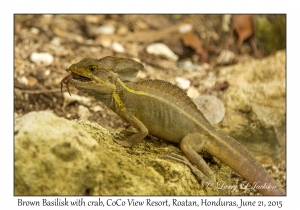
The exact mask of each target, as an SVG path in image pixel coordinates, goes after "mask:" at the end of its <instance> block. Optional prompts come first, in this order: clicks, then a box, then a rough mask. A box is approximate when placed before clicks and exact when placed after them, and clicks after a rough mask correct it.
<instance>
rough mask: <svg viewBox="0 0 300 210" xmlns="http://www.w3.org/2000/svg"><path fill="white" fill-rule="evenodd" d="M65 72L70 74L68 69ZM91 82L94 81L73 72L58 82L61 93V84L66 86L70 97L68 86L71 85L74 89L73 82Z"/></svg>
mask: <svg viewBox="0 0 300 210" xmlns="http://www.w3.org/2000/svg"><path fill="white" fill-rule="evenodd" d="M67 71H68V72H70V71H69V70H68V69H67ZM92 81H94V80H93V79H92V78H88V77H85V76H81V75H79V74H76V73H74V72H71V73H70V74H68V75H67V76H65V77H64V78H63V79H62V80H61V82H60V84H61V92H62V88H63V84H66V87H67V89H68V92H69V94H70V95H71V93H70V89H69V86H70V85H72V86H73V87H74V82H92Z"/></svg>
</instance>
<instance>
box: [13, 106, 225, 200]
mask: <svg viewBox="0 0 300 210" xmlns="http://www.w3.org/2000/svg"><path fill="white" fill-rule="evenodd" d="M14 129H15V130H14V133H15V138H14V149H15V152H14V160H15V162H14V193H15V195H23V196H24V195H26V196H28V195H31V196H32V195H44V196H45V195H48V196H49V195H55V196H59V195H63V196H66V195H79V196H80V195H81V196H82V195H205V194H206V195H215V194H223V195H224V194H226V190H219V191H218V190H210V189H206V192H205V191H204V190H203V188H202V187H201V185H200V183H199V182H198V180H197V179H196V177H195V176H194V175H193V174H192V173H191V171H190V169H189V168H187V166H185V165H184V164H181V163H178V162H175V161H171V160H168V159H163V158H161V157H162V156H163V155H166V154H169V153H179V152H180V150H179V149H178V148H177V147H175V146H173V144H170V143H168V142H164V141H161V140H157V139H152V138H150V139H147V140H145V141H142V142H141V143H140V144H138V145H136V146H134V147H133V148H124V147H122V146H120V145H118V144H116V143H115V142H113V140H112V137H111V135H110V133H109V132H108V131H107V130H105V129H104V128H102V127H101V126H99V125H98V124H96V123H90V122H88V121H68V120H66V119H63V118H60V117H57V116H55V115H54V114H53V113H51V112H49V111H42V112H31V113H28V114H26V115H24V116H22V117H19V118H17V119H16V120H15V128H14ZM224 172H226V173H224ZM219 173H220V174H216V176H217V177H219V180H222V182H224V181H225V183H227V180H228V177H229V174H230V170H228V167H226V166H225V167H222V164H221V168H219ZM225 174H226V175H225Z"/></svg>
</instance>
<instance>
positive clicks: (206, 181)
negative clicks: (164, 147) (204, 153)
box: [163, 153, 215, 188]
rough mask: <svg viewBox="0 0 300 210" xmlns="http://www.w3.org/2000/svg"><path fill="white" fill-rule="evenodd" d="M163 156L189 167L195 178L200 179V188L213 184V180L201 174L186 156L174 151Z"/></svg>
mask: <svg viewBox="0 0 300 210" xmlns="http://www.w3.org/2000/svg"><path fill="white" fill-rule="evenodd" d="M163 158H168V159H171V160H175V161H178V162H180V163H183V164H185V165H186V166H188V167H189V168H190V169H191V171H192V172H193V173H194V174H195V175H196V176H197V178H198V179H200V180H201V187H202V188H204V187H205V186H213V185H214V182H215V180H211V179H209V178H208V177H207V176H205V174H203V173H202V172H201V171H200V170H199V169H198V168H196V167H195V166H194V165H192V164H191V163H190V161H189V160H188V159H187V158H186V157H184V156H181V155H178V154H175V153H171V154H168V155H164V156H163Z"/></svg>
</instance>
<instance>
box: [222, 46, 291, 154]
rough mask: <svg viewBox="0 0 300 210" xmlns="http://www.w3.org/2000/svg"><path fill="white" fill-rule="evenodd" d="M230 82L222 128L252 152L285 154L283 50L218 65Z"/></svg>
mask: <svg viewBox="0 0 300 210" xmlns="http://www.w3.org/2000/svg"><path fill="white" fill-rule="evenodd" d="M219 74H220V77H224V79H221V80H223V81H227V82H228V83H229V87H228V89H227V90H226V92H225V94H224V95H223V102H224V104H225V107H226V116H225V118H224V120H223V122H222V128H223V130H224V131H225V132H226V133H228V134H229V135H230V136H232V137H234V138H235V139H237V140H239V141H242V142H243V144H244V145H246V146H247V147H248V149H250V150H251V151H252V152H253V153H254V154H255V155H258V156H261V157H262V158H264V157H272V158H273V160H276V159H281V158H284V157H285V140H286V54H285V51H278V52H277V53H276V54H275V55H271V56H269V57H267V58H264V59H260V60H253V61H250V62H245V63H239V64H236V65H232V66H228V67H222V68H220V69H219Z"/></svg>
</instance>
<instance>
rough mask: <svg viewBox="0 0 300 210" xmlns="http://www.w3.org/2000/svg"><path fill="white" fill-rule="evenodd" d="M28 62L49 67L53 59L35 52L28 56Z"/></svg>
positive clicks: (45, 54)
mask: <svg viewBox="0 0 300 210" xmlns="http://www.w3.org/2000/svg"><path fill="white" fill-rule="evenodd" d="M30 60H31V61H32V62H33V63H35V64H38V65H40V64H44V65H50V64H52V62H53V60H54V58H53V56H52V55H51V54H50V53H46V52H44V53H37V52H33V53H32V54H31V55H30Z"/></svg>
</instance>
